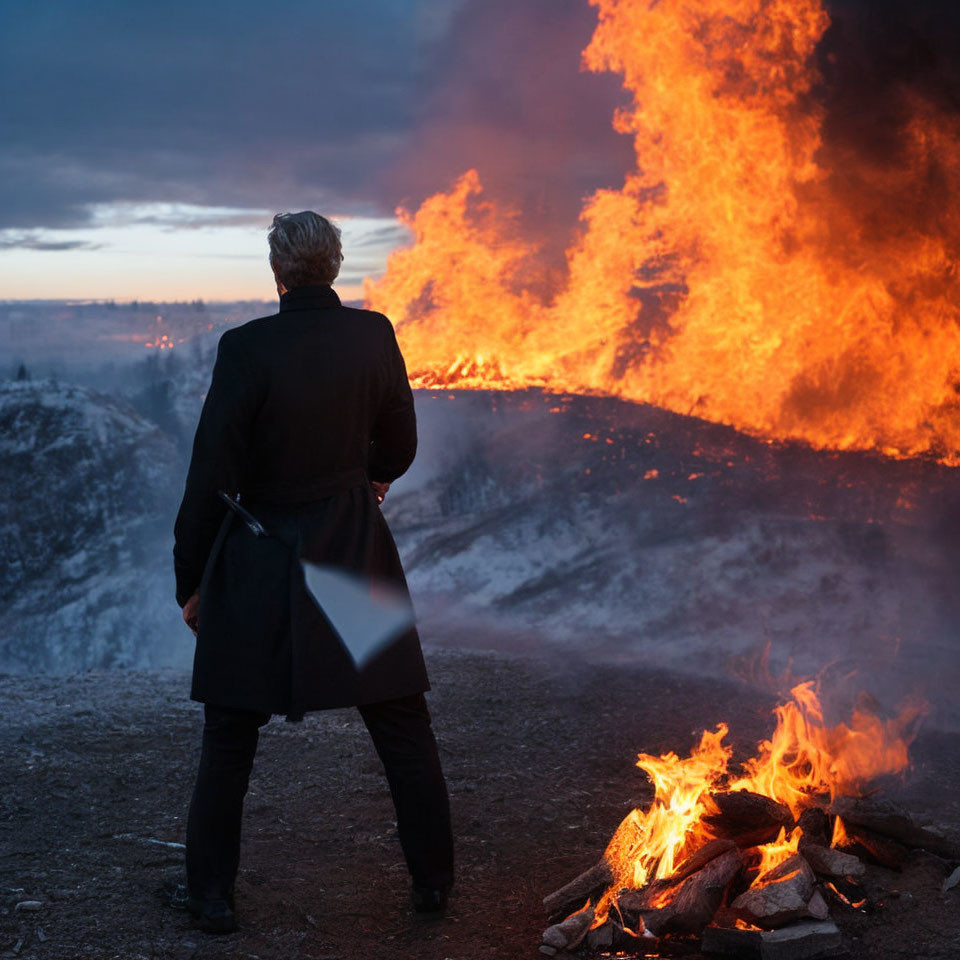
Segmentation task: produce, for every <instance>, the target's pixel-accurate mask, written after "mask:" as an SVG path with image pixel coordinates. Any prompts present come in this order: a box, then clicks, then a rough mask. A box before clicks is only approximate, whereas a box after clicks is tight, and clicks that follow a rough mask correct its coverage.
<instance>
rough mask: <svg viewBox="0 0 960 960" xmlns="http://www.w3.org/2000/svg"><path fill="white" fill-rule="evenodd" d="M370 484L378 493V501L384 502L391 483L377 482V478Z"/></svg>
mask: <svg viewBox="0 0 960 960" xmlns="http://www.w3.org/2000/svg"><path fill="white" fill-rule="evenodd" d="M370 486H371V487H373V492H374V493H375V494H376V495H377V503H383V498H384V497H385V496H386V495H387V491H388V490H389V489H390V484H389V483H377V481H376V480H371V481H370Z"/></svg>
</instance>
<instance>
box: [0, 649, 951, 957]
mask: <svg viewBox="0 0 960 960" xmlns="http://www.w3.org/2000/svg"><path fill="white" fill-rule="evenodd" d="M462 639H465V640H470V639H472V640H473V642H474V643H475V644H477V645H480V644H481V642H482V639H483V638H482V637H479V636H477V637H473V638H470V637H466V638H462ZM428 661H429V666H430V669H431V674H432V679H433V683H434V690H433V692H432V693H431V694H430V704H431V708H432V710H433V712H434V723H435V727H436V731H437V735H438V738H439V741H440V744H441V753H442V757H443V762H444V766H445V769H446V773H447V777H448V782H449V786H450V792H451V800H452V805H453V812H454V818H455V830H456V836H457V844H458V847H457V852H458V872H459V877H458V884H457V888H456V891H455V895H454V897H453V899H452V903H451V909H450V912H449V916H448V917H447V918H446V919H445V920H442V921H439V922H436V923H432V924H426V925H425V924H423V923H418V922H416V921H414V920H413V918H412V914H411V912H410V910H409V908H408V885H407V877H406V873H405V870H404V867H403V865H402V861H401V856H400V850H399V845H398V843H397V842H396V839H395V825H394V820H393V811H392V807H391V804H390V800H389V796H388V793H387V790H386V786H385V783H384V781H383V778H382V775H381V772H380V767H379V763H378V760H377V758H376V755H375V754H374V751H373V748H372V746H371V745H370V743H369V740H368V737H367V734H366V731H365V729H364V728H363V725H362V723H361V721H360V719H359V716H358V715H357V714H356V712H355V711H351V710H346V711H332V712H325V713H318V714H311V715H309V716H308V717H307V719H306V721H305V722H304V723H302V724H286V723H284V722H282V721H281V720H279V719H275V720H274V721H272V722H271V723H270V724H269V725H268V726H267V727H266V728H265V729H264V731H263V734H262V739H261V746H260V751H259V754H258V759H257V763H256V767H255V770H254V775H253V778H252V782H251V787H250V793H249V795H248V799H247V805H246V815H245V838H244V845H243V858H242V865H241V872H240V876H239V881H238V909H239V912H240V919H241V923H242V927H241V930H240V931H239V932H238V933H236V934H232V935H230V936H228V937H219V938H218V937H211V936H208V935H205V934H202V933H200V932H198V931H196V930H194V929H193V928H192V926H191V923H190V920H189V918H188V917H187V916H186V915H185V914H181V913H177V912H173V911H171V910H170V909H169V908H167V907H165V906H164V905H163V903H162V899H161V896H160V893H159V891H160V888H161V886H162V884H163V882H164V881H165V880H168V879H173V878H177V877H178V876H180V873H181V869H182V867H181V860H182V851H181V850H180V849H178V848H176V847H174V846H169V844H178V843H182V842H183V839H184V816H185V811H186V806H187V802H188V798H189V793H190V789H191V785H192V784H191V778H192V775H193V772H194V767H195V763H196V760H197V754H198V740H199V732H200V708H199V706H198V705H196V704H192V703H190V702H189V701H188V700H187V691H188V677H187V675H186V674H184V673H181V672H162V673H149V674H146V673H132V672H93V673H87V674H84V675H77V676H72V677H68V678H38V677H33V678H26V677H7V678H4V679H3V680H0V782H2V783H3V791H2V793H0V955H2V956H4V957H14V956H15V957H17V958H18V960H26V958H36V960H41V958H51V960H53V958H57V960H59V958H63V960H74V958H91V960H92V958H97V960H107V958H111V960H114V958H117V960H119V958H122V960H140V958H151V960H153V958H163V960H166V958H170V960H187V958H213V957H218V958H223V960H228V958H229V960H239V958H260V960H300V958H302V960H381V958H382V960H476V958H481V957H482V958H490V960H499V958H502V960H515V958H523V957H530V958H533V957H536V956H539V954H538V953H537V947H538V945H539V942H540V933H541V931H542V929H543V927H544V925H545V923H544V918H543V915H542V909H541V905H540V900H541V898H542V897H543V896H544V895H545V894H546V893H549V892H551V891H552V890H554V889H555V888H557V887H559V886H561V885H562V884H564V883H565V882H566V881H568V880H570V879H572V878H573V877H574V876H576V875H577V874H578V873H579V872H580V871H581V870H583V869H585V868H586V867H588V866H590V865H591V864H592V863H594V862H595V861H596V860H597V859H598V857H599V855H600V854H601V852H602V850H603V848H604V846H605V844H606V842H607V840H608V839H609V837H610V835H611V834H612V832H613V830H614V829H615V827H616V826H617V824H618V823H619V821H620V820H621V819H622V817H623V816H624V815H625V814H626V813H627V812H628V811H629V810H630V809H631V807H633V806H636V805H645V804H646V803H648V802H649V800H650V798H651V790H650V787H649V785H648V783H647V782H646V779H645V777H644V776H643V774H642V773H641V772H640V771H638V770H636V769H635V768H634V766H633V762H634V759H635V755H636V753H637V752H638V751H641V750H643V751H647V752H653V753H660V752H663V751H666V750H677V751H678V752H685V751H686V750H688V749H689V747H690V746H691V745H692V744H693V742H694V741H695V740H696V739H697V738H698V736H699V733H700V731H701V730H702V729H703V728H706V727H713V726H714V725H715V724H716V723H717V722H719V721H721V720H726V721H728V722H730V723H731V726H732V732H731V742H732V743H733V744H734V745H735V748H736V758H737V759H744V758H745V757H747V756H749V755H750V754H752V752H753V747H754V746H755V743H756V741H757V740H758V739H760V738H761V737H762V736H764V735H766V734H768V733H769V732H770V730H771V729H772V718H771V716H770V710H771V708H772V706H773V703H774V699H773V698H772V697H770V696H766V695H763V694H760V693H757V692H755V691H754V692H750V691H748V690H747V689H746V688H744V687H742V686H740V685H738V684H736V683H734V682H729V681H727V682H725V681H719V680H715V679H713V680H711V679H697V678H693V677H690V676H682V675H679V674H676V673H668V672H663V671H657V670H655V669H652V668H648V667H644V666H643V665H641V664H637V665H633V666H628V667H612V666H609V665H600V664H597V663H595V662H593V661H591V660H590V659H589V658H584V657H577V656H576V655H569V656H567V657H565V658H562V659H561V658H557V657H553V658H551V659H550V660H549V661H548V660H545V659H542V658H541V659H522V658H517V657H513V658H508V657H505V656H503V655H499V654H494V653H486V654H479V653H466V652H457V651H451V650H443V649H436V648H431V649H430V650H429V651H428ZM913 758H914V760H913V765H912V767H911V769H910V771H909V772H908V774H907V775H906V777H905V778H904V780H903V781H898V782H895V783H889V784H885V785H884V789H885V790H886V791H887V792H888V794H892V795H894V796H895V797H897V798H898V799H900V800H902V801H903V802H905V803H907V804H909V806H910V808H911V809H912V810H913V811H914V813H915V815H916V816H917V817H918V818H919V819H922V820H927V821H929V822H935V823H938V824H941V825H942V826H943V827H944V828H945V829H946V830H948V831H950V833H951V834H952V835H954V836H960V736H958V735H955V734H949V733H938V732H934V731H928V732H926V733H921V735H920V738H919V739H918V741H917V742H916V743H915V745H914V748H913ZM157 841H159V842H157ZM948 871H949V867H948V865H947V864H945V863H943V862H941V861H939V860H936V859H935V858H932V857H929V856H927V855H922V854H921V855H917V856H916V857H915V859H914V861H913V862H912V864H911V865H910V866H909V867H908V868H907V869H906V870H905V871H904V872H903V873H902V874H895V873H892V872H887V871H884V870H880V869H879V868H871V870H870V873H869V876H868V879H867V883H866V891H867V893H868V895H869V898H870V903H871V907H870V909H869V912H867V913H854V912H852V911H840V910H837V909H836V908H835V909H834V916H835V918H836V920H837V921H838V923H839V924H840V926H841V928H842V930H843V933H844V936H845V941H846V944H847V947H848V949H849V956H850V957H851V958H853V960H887V958H889V960H894V958H896V960H900V958H910V960H948V958H949V960H954V958H956V957H957V956H960V910H958V907H960V889H957V888H955V889H953V890H952V891H950V892H948V893H946V894H944V893H942V892H941V885H942V883H943V880H944V878H945V877H946V875H947V873H948ZM22 901H39V902H40V903H41V904H42V905H41V907H40V908H39V910H37V911H35V912H25V911H24V910H22V909H21V910H20V911H19V912H18V911H17V909H16V905H17V904H18V903H20V902H22ZM640 955H642V954H640ZM685 955H687V956H691V957H696V956H697V954H696V953H695V952H687V953H686V954H685Z"/></svg>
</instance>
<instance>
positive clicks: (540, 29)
mask: <svg viewBox="0 0 960 960" xmlns="http://www.w3.org/2000/svg"><path fill="white" fill-rule="evenodd" d="M829 8H830V12H831V15H832V16H833V18H834V26H833V27H832V28H831V30H830V32H829V33H828V36H827V37H826V38H825V40H824V44H823V46H822V51H821V52H822V60H823V63H822V69H823V73H824V77H825V84H824V88H823V89H821V90H819V91H818V92H817V96H818V97H820V98H822V101H823V102H824V103H826V104H827V108H828V110H827V125H826V128H825V134H826V142H827V148H828V149H832V148H833V145H835V144H837V143H841V142H842V143H844V144H845V145H848V144H855V146H856V149H857V150H858V151H861V152H870V151H873V152H874V153H875V154H876V155H877V156H880V155H882V154H883V151H884V150H887V151H888V152H889V155H890V156H894V155H895V153H896V143H897V138H898V136H899V133H900V131H902V127H903V122H904V120H903V117H904V116H905V114H904V110H905V109H906V107H905V106H904V104H905V103H906V100H905V98H904V95H903V90H904V89H906V86H910V87H912V88H914V89H922V90H923V91H924V96H927V97H929V98H932V99H934V100H935V101H936V102H937V104H938V105H939V106H940V107H941V108H942V109H953V110H955V109H956V104H957V102H958V99H960V93H958V89H960V83H958V78H957V71H958V68H957V64H958V63H960V57H958V53H960V43H958V39H957V38H958V35H960V31H958V30H957V27H958V22H957V21H958V14H957V11H956V9H955V8H954V5H952V4H950V5H948V4H946V3H944V2H933V0H913V2H911V3H909V4H908V3H906V2H905V0H832V2H831V3H830V5H829ZM595 22H596V10H595V8H594V7H592V6H590V5H589V4H588V3H587V0H522V2H520V0H408V2H406V3H398V2H396V0H352V2H351V3H340V4H333V3H316V2H315V0H277V2H275V3H273V4H271V5H267V4H264V3H262V2H254V0H232V2H230V3H227V2H225V0H205V2H203V3H199V4H197V3H193V2H192V0H168V2H167V3H164V4H141V3H130V2H129V0H89V2H85V3H82V4H81V3H76V2H73V0H45V2H43V3H20V4H17V3H12V2H7V3H0V88H2V89H3V91H4V94H3V97H2V98H0V228H3V227H6V228H19V229H34V228H40V227H80V226H84V225H88V224H89V223H90V217H91V206H92V205H96V204H110V203H117V202H129V203H134V202H151V201H152V202H161V201H162V202H178V203H188V204H197V205H212V206H218V207H229V206H233V207H243V208H256V209H266V210H281V209H303V208H306V207H313V208H316V209H322V210H324V211H327V212H329V213H331V214H334V215H337V214H348V213H352V214H364V213H366V214H384V213H389V212H391V211H392V209H393V207H394V206H395V205H396V204H397V203H405V204H407V205H413V206H415V205H416V204H417V203H418V202H419V201H420V200H422V199H423V197H425V196H426V195H428V194H429V193H432V192H434V191H436V190H439V189H444V188H446V187H448V186H449V185H450V184H451V183H452V181H453V180H454V178H456V177H457V176H458V175H459V174H461V173H462V172H464V171H465V170H467V169H469V168H471V167H476V168H477V169H478V170H479V172H480V175H481V178H482V180H483V182H484V183H485V185H486V186H487V188H488V191H489V192H490V194H492V195H494V196H497V197H500V198H503V199H505V200H506V201H508V202H509V203H511V204H512V205H514V206H515V207H517V208H518V209H519V210H520V211H521V212H522V213H523V215H524V219H525V222H528V223H531V224H536V229H535V231H534V232H537V233H539V235H540V238H541V239H547V240H548V241H550V242H552V243H553V247H554V250H555V251H557V250H560V249H562V247H563V246H564V245H565V243H566V241H567V234H568V232H569V230H570V229H572V227H573V226H574V225H575V224H576V219H577V214H578V212H579V210H580V206H581V201H582V198H583V197H584V196H585V195H587V194H589V193H590V192H592V191H593V190H594V189H596V188H597V187H601V186H614V187H616V186H619V185H620V184H621V183H622V180H623V175H624V173H625V172H626V171H627V170H628V169H630V168H631V167H632V166H633V163H634V159H633V153H632V144H631V141H630V138H629V137H626V136H622V135H618V134H616V133H614V132H613V130H612V128H611V116H612V113H613V111H614V109H615V108H616V106H617V105H618V104H620V103H622V102H624V100H625V99H626V95H625V93H624V92H623V91H622V89H621V88H620V79H619V77H616V76H613V75H609V74H604V75H594V74H589V73H584V72H581V71H580V53H581V51H582V49H583V48H584V47H585V46H586V44H587V43H588V42H589V39H590V36H591V34H592V31H593V28H594V25H595ZM905 85H906V86H905ZM228 221H229V218H228V217H226V218H225V216H224V215H222V214H217V213H216V212H211V218H210V220H209V222H211V223H223V222H228ZM206 222H207V221H204V220H197V219H194V220H191V221H189V222H183V221H180V222H171V226H177V227H183V226H189V225H203V224H204V223H206ZM229 222H237V221H236V220H233V221H229ZM551 238H552V239H551ZM375 242H376V241H374V240H371V243H375Z"/></svg>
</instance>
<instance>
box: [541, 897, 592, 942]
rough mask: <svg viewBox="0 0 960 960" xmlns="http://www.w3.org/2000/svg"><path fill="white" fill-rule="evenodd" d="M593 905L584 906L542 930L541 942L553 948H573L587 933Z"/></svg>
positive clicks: (590, 922)
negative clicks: (561, 920)
mask: <svg viewBox="0 0 960 960" xmlns="http://www.w3.org/2000/svg"><path fill="white" fill-rule="evenodd" d="M593 918H594V912H593V907H592V906H589V907H584V909H583V910H578V911H577V912H576V913H572V914H570V916H569V917H567V918H566V920H564V921H563V922H562V923H555V924H554V925H553V926H552V927H547V929H546V930H544V931H543V942H544V944H545V945H546V946H548V947H553V948H554V949H555V950H573V949H574V948H576V947H578V946H579V945H580V943H581V941H582V940H583V938H584V937H585V936H586V935H587V931H588V930H589V929H590V926H591V924H592V923H593Z"/></svg>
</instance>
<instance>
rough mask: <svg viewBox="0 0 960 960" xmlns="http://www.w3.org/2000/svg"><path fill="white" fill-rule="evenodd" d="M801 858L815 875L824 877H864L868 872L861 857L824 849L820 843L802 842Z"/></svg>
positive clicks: (827, 848)
mask: <svg viewBox="0 0 960 960" xmlns="http://www.w3.org/2000/svg"><path fill="white" fill-rule="evenodd" d="M800 856H802V857H803V859H804V860H806V861H807V863H809V864H810V866H811V867H812V868H813V871H814V873H819V874H820V876H822V877H830V878H831V879H836V878H839V877H862V876H863V875H864V874H865V873H866V872H867V870H866V867H865V866H864V865H863V861H862V860H860V858H859V857H855V856H854V855H853V854H852V853H843V852H842V851H841V850H832V849H831V848H830V847H822V846H820V844H818V843H804V842H803V841H802V840H801V841H800Z"/></svg>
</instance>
